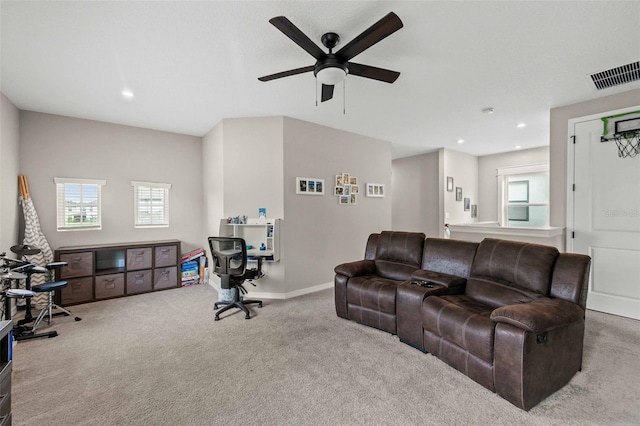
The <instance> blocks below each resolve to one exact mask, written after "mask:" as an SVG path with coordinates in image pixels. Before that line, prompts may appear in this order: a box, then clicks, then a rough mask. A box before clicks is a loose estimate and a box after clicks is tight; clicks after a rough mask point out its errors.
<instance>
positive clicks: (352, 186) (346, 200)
mask: <svg viewBox="0 0 640 426" xmlns="http://www.w3.org/2000/svg"><path fill="white" fill-rule="evenodd" d="M358 194H360V185H359V184H358V178H357V177H356V176H351V175H350V174H349V173H340V174H339V175H336V178H335V186H334V188H333V195H335V196H336V197H338V204H340V205H341V206H355V205H356V204H358Z"/></svg>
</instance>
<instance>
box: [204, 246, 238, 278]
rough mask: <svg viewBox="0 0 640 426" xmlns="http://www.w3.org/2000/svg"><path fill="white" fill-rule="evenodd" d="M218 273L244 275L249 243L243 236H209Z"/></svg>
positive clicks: (214, 271) (214, 266) (214, 269)
mask: <svg viewBox="0 0 640 426" xmlns="http://www.w3.org/2000/svg"><path fill="white" fill-rule="evenodd" d="M209 248H210V249H211V256H212V257H213V273H214V274H216V275H220V276H222V275H229V276H237V275H243V274H244V273H245V270H246V267H247V244H246V243H245V241H244V239H242V238H231V237H209Z"/></svg>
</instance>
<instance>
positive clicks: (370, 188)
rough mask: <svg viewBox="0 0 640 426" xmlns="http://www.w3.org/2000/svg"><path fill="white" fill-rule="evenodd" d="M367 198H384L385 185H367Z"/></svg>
mask: <svg viewBox="0 0 640 426" xmlns="http://www.w3.org/2000/svg"><path fill="white" fill-rule="evenodd" d="M366 186H367V192H366V195H367V197H384V184H382V183H367V185H366Z"/></svg>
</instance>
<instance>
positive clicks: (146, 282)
mask: <svg viewBox="0 0 640 426" xmlns="http://www.w3.org/2000/svg"><path fill="white" fill-rule="evenodd" d="M152 276H153V273H152V271H151V270H146V271H134V272H127V294H136V293H142V292H145V291H151V289H152V283H153V281H152Z"/></svg>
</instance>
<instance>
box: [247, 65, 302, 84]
mask: <svg viewBox="0 0 640 426" xmlns="http://www.w3.org/2000/svg"><path fill="white" fill-rule="evenodd" d="M313 68H314V66H313V65H311V66H308V67H302V68H296V69H294V70H289V71H282V72H278V73H275V74H271V75H265V76H264V77H258V80H260V81H271V80H275V79H277V78H282V77H289V76H290V75H296V74H302V73H305V72H309V71H313Z"/></svg>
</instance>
